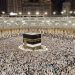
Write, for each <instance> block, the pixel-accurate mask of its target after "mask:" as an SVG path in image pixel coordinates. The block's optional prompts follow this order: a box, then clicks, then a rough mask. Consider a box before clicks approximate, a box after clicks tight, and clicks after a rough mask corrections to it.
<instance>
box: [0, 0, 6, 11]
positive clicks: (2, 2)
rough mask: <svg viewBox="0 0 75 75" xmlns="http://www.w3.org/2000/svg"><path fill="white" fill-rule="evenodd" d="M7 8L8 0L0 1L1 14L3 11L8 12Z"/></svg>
mask: <svg viewBox="0 0 75 75" xmlns="http://www.w3.org/2000/svg"><path fill="white" fill-rule="evenodd" d="M6 8H7V5H6V0H0V12H1V11H5V12H6Z"/></svg>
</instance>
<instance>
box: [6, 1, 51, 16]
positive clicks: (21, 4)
mask: <svg viewBox="0 0 75 75" xmlns="http://www.w3.org/2000/svg"><path fill="white" fill-rule="evenodd" d="M7 5H8V8H7V11H8V13H10V12H14V13H19V12H22V14H23V15H27V14H31V15H34V16H35V14H37V15H38V14H39V15H40V16H43V15H46V14H48V15H51V12H52V10H51V6H52V4H51V0H8V4H7Z"/></svg>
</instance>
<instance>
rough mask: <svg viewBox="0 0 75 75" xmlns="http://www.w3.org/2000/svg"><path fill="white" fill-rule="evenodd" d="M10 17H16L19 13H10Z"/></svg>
mask: <svg viewBox="0 0 75 75" xmlns="http://www.w3.org/2000/svg"><path fill="white" fill-rule="evenodd" d="M9 15H10V16H16V15H17V13H13V12H10V13H9Z"/></svg>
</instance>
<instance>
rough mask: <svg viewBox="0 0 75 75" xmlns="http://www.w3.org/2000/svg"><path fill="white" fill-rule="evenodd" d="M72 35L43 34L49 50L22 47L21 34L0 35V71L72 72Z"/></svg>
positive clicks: (30, 74) (12, 74) (15, 74)
mask: <svg viewBox="0 0 75 75" xmlns="http://www.w3.org/2000/svg"><path fill="white" fill-rule="evenodd" d="M73 41H74V38H71V37H67V36H64V35H54V34H42V45H45V46H46V47H47V48H48V51H23V50H20V49H19V48H18V46H19V45H21V44H23V37H22V35H20V36H15V37H14V36H12V37H10V38H4V39H0V75H75V50H74V45H75V43H73Z"/></svg>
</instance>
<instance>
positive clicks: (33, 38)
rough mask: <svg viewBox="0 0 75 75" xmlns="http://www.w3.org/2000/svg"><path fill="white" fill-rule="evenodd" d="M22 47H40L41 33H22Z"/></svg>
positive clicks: (33, 48)
mask: <svg viewBox="0 0 75 75" xmlns="http://www.w3.org/2000/svg"><path fill="white" fill-rule="evenodd" d="M23 43H24V45H23V46H24V48H29V49H32V50H36V49H41V34H39V33H25V34H23Z"/></svg>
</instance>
